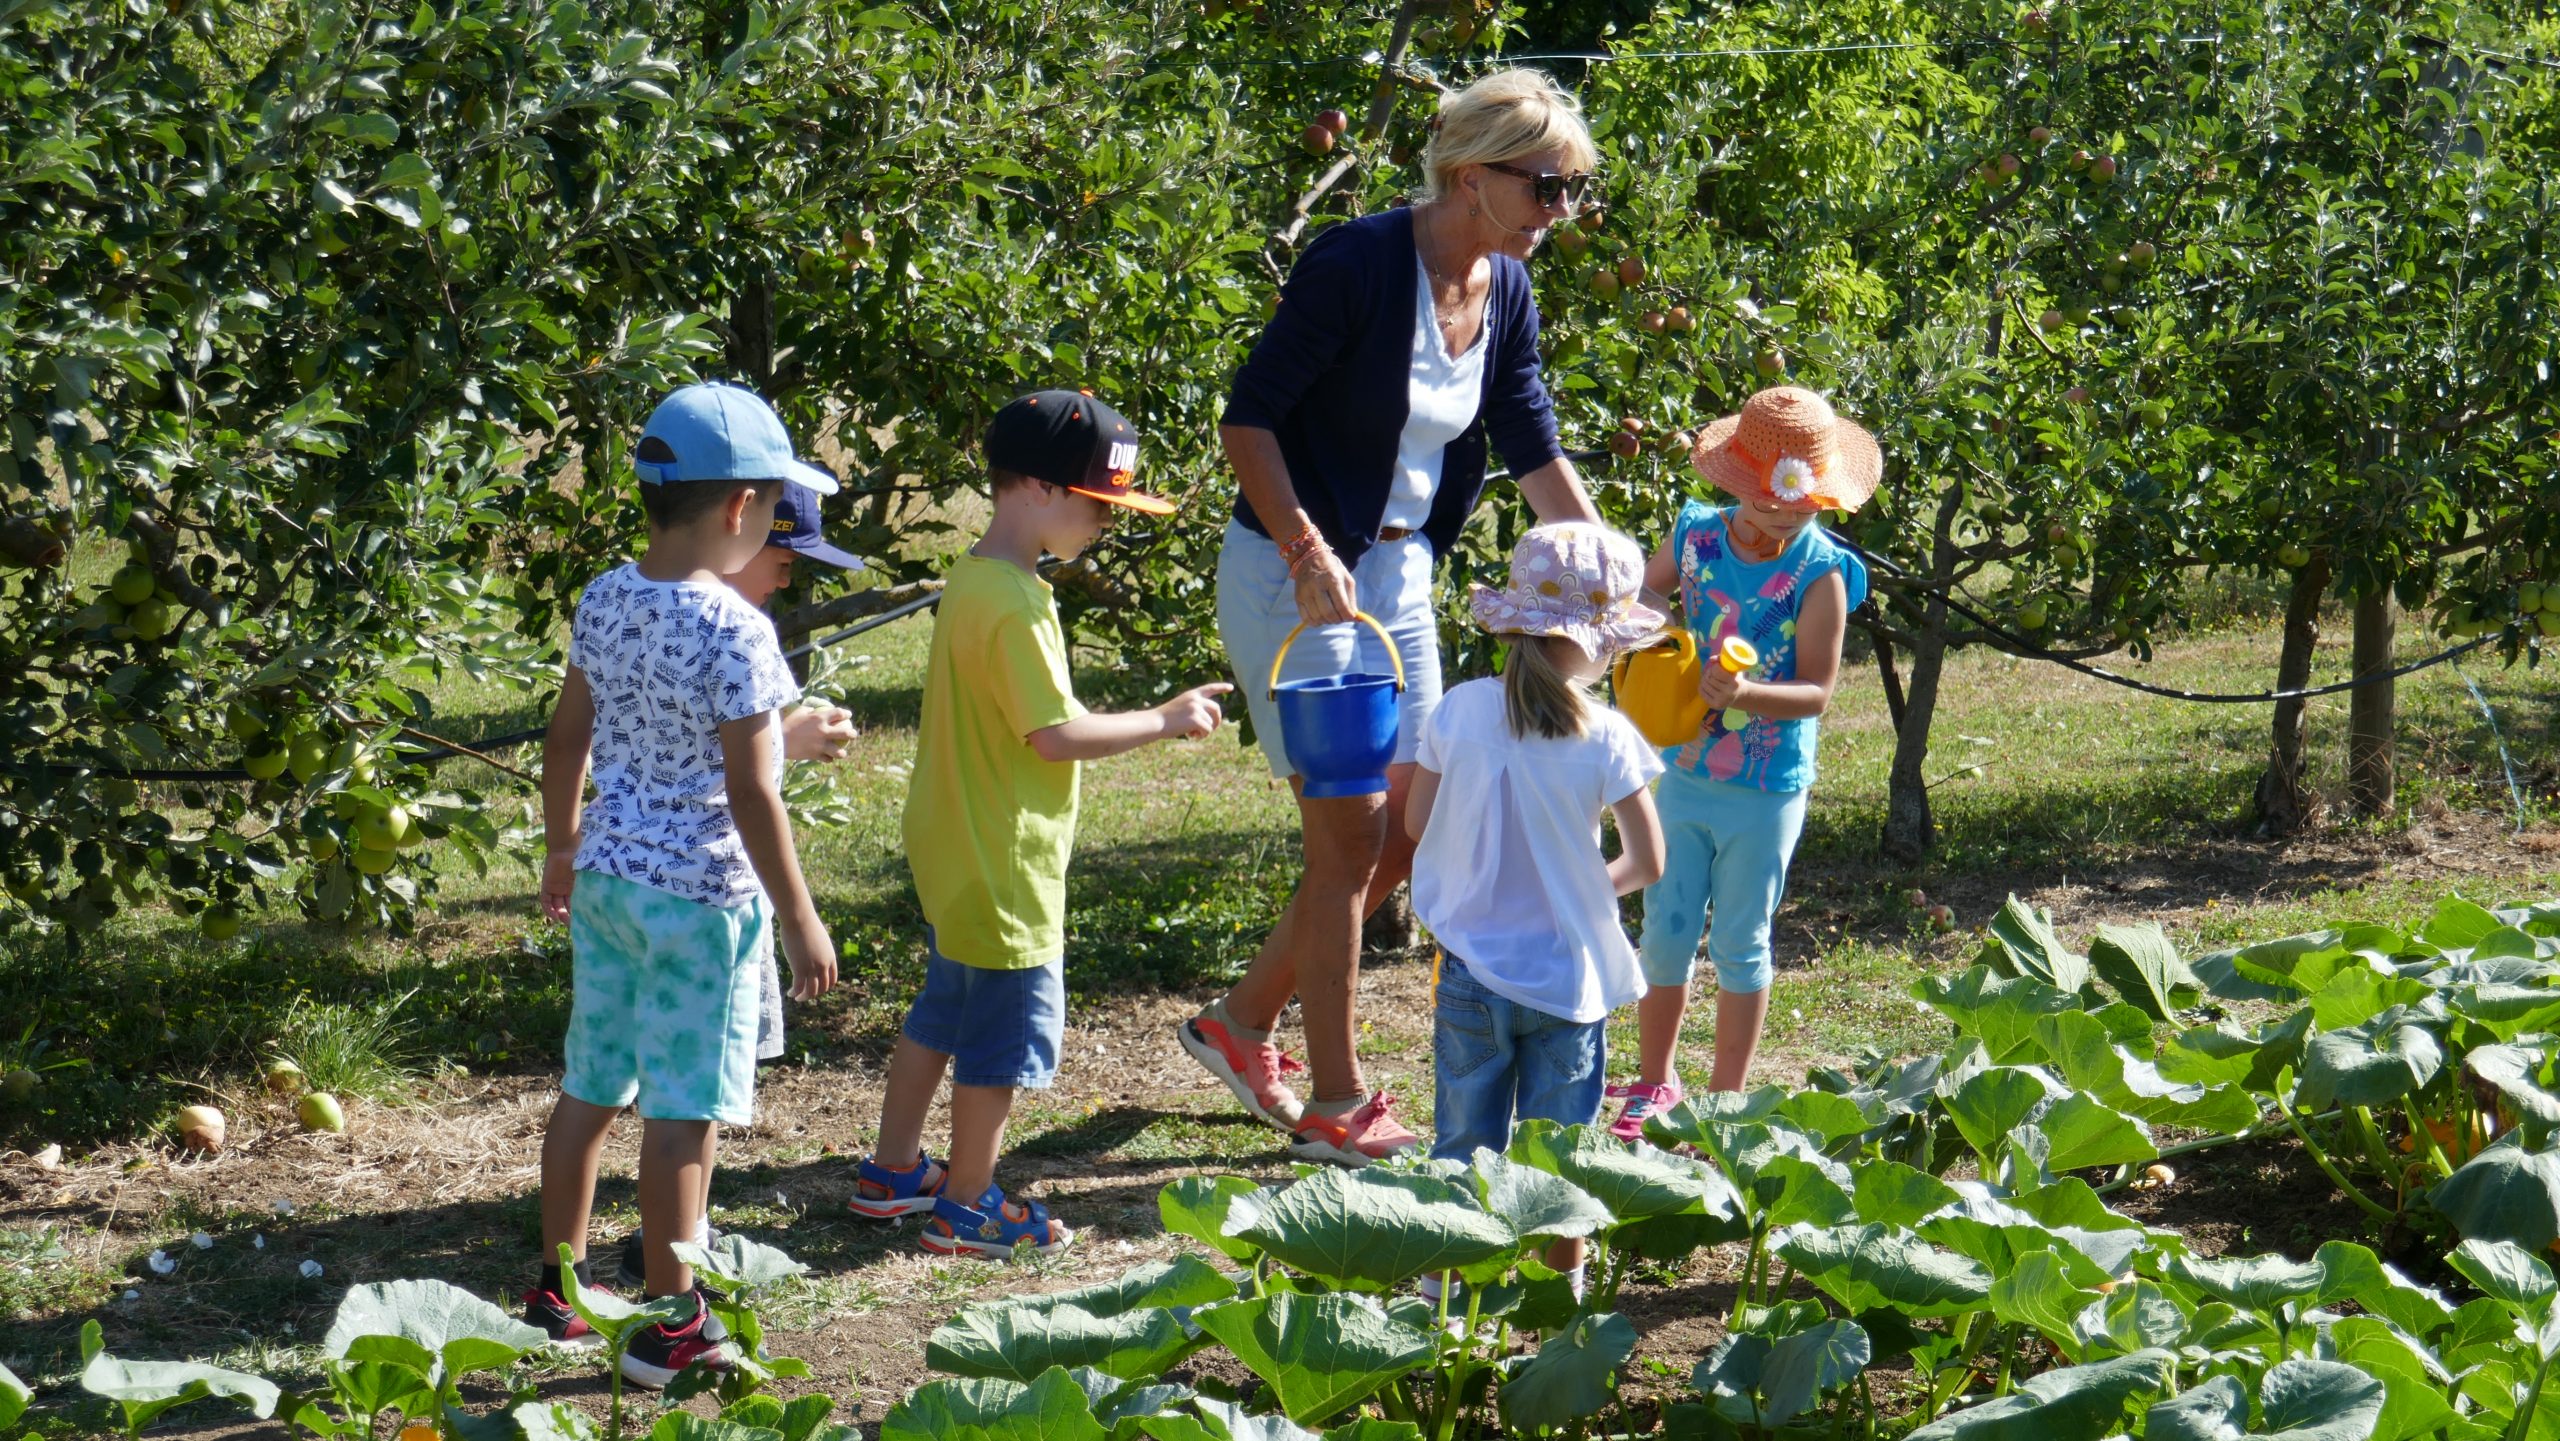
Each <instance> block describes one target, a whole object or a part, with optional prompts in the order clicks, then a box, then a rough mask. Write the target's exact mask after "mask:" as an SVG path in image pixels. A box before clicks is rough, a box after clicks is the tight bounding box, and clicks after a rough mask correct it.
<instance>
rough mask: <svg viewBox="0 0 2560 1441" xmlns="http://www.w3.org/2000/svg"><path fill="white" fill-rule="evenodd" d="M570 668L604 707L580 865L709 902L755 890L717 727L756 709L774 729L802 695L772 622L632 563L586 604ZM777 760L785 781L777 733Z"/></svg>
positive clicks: (730, 597) (724, 597)
mask: <svg viewBox="0 0 2560 1441" xmlns="http://www.w3.org/2000/svg"><path fill="white" fill-rule="evenodd" d="M569 663H570V664H571V665H574V666H576V667H577V668H578V669H579V670H581V671H584V672H585V673H586V677H587V685H588V688H589V689H591V690H593V691H594V692H595V702H596V727H595V740H594V742H593V745H592V746H591V748H590V754H591V755H592V757H593V760H594V766H595V788H596V793H595V799H594V800H592V801H590V802H589V803H588V804H587V809H586V819H585V822H584V824H583V827H582V829H583V831H584V839H583V840H581V841H580V842H579V845H578V859H577V868H578V869H579V870H582V871H601V872H603V873H604V874H606V875H612V876H620V877H621V878H622V879H624V880H626V881H631V882H634V883H636V884H639V885H644V886H651V887H655V888H656V889H658V890H662V891H666V892H668V893H670V894H672V895H678V896H682V897H684V898H685V899H686V900H690V901H701V902H703V903H705V904H707V905H714V906H735V905H743V904H745V903H747V902H748V901H751V900H753V899H755V898H756V897H757V896H758V895H760V894H761V893H762V887H761V886H760V885H759V884H758V882H757V880H756V872H755V867H754V866H753V865H752V864H751V863H750V862H749V861H748V859H747V848H746V843H745V842H744V841H742V840H740V839H739V837H738V827H737V825H736V823H735V822H734V820H733V819H732V818H731V816H730V814H729V790H728V768H727V765H726V764H725V762H724V761H723V760H722V758H721V752H720V727H721V726H723V725H725V724H727V723H729V722H730V721H734V720H742V719H744V718H746V717H748V716H752V715H765V716H768V717H771V718H772V723H773V724H775V725H777V726H778V725H779V724H780V716H779V712H780V711H781V710H782V708H783V707H784V706H787V705H790V704H791V703H792V702H793V701H796V700H798V699H799V698H800V686H799V684H798V682H796V681H794V680H793V679H792V678H791V667H790V666H789V664H787V663H786V662H785V661H784V660H783V658H782V643H781V642H780V641H779V640H777V639H775V637H774V633H773V621H772V620H771V619H770V618H769V617H767V616H766V615H765V613H764V612H763V611H760V610H758V609H756V608H755V607H754V606H752V605H749V604H748V603H747V601H746V599H745V597H743V596H741V595H739V594H738V593H737V592H736V591H734V590H731V589H730V588H729V587H728V586H726V585H720V584H712V585H701V584H696V583H694V582H692V581H655V580H651V579H649V578H648V577H647V576H644V575H642V574H641V573H640V568H639V567H638V566H637V565H625V566H623V567H622V568H621V569H619V570H616V571H613V572H612V573H611V574H608V575H606V576H604V577H602V578H600V579H598V580H597V581H596V582H595V583H594V584H593V585H590V586H588V587H587V593H586V594H585V595H584V596H582V597H580V598H579V601H578V614H577V618H576V619H575V620H573V621H572V622H571V623H570V626H569ZM773 756H774V762H773V764H774V775H775V778H776V781H777V782H778V781H779V780H780V777H781V771H782V740H781V737H780V736H779V735H777V736H775V738H774V745H773Z"/></svg>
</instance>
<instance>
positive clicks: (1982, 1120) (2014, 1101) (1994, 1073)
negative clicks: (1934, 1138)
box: [1940, 1066, 2062, 1161]
mask: <svg viewBox="0 0 2560 1441" xmlns="http://www.w3.org/2000/svg"><path fill="white" fill-rule="evenodd" d="M1940 1084H1942V1085H1943V1084H1944V1083H1943V1082H1941V1083H1940ZM2061 1094H2062V1088H2061V1087H2060V1086H2059V1085H2056V1084H2055V1083H2054V1081H2053V1079H2052V1078H2051V1077H2049V1076H2047V1075H2046V1074H2045V1073H2044V1072H2043V1071H2041V1070H2038V1069H2036V1068H2034V1067H2027V1066H1990V1067H1986V1068H1984V1069H1983V1070H1980V1071H1976V1072H1975V1073H1974V1074H1973V1075H1971V1076H1969V1077H1967V1078H1966V1079H1965V1080H1964V1082H1963V1083H1962V1084H1961V1085H1958V1086H1957V1087H1956V1088H1955V1092H1954V1094H1953V1095H1950V1096H1947V1097H1946V1106H1947V1117H1948V1119H1950V1120H1952V1121H1954V1122H1955V1123H1956V1129H1957V1130H1958V1131H1959V1132H1961V1133H1963V1135H1964V1139H1965V1142H1966V1144H1968V1145H1970V1146H1972V1147H1973V1149H1974V1152H1975V1154H1977V1155H1979V1156H1981V1157H1982V1158H1983V1159H1984V1160H1985V1161H1989V1160H1990V1159H1992V1158H1993V1157H1995V1156H1997V1155H1998V1154H1999V1153H2000V1148H2001V1147H2002V1146H2003V1145H2004V1144H2006V1143H2007V1141H2008V1139H2009V1133H2010V1132H2012V1131H2015V1130H2016V1129H2018V1128H2019V1127H2020V1126H2023V1125H2025V1124H2026V1123H2027V1121H2028V1119H2029V1118H2030V1117H2032V1116H2034V1115H2035V1113H2036V1111H2037V1110H2038V1109H2039V1108H2040V1107H2042V1106H2043V1105H2044V1104H2045V1103H2046V1102H2048V1101H2050V1100H2053V1099H2055V1098H2056V1097H2058V1096H2059V1095H2061Z"/></svg>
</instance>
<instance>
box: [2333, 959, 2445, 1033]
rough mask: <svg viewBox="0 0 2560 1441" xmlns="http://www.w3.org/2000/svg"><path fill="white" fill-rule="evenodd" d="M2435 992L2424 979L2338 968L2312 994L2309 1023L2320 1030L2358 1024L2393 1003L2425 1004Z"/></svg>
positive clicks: (2390, 1006)
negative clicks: (2325, 982) (2417, 979)
mask: <svg viewBox="0 0 2560 1441" xmlns="http://www.w3.org/2000/svg"><path fill="white" fill-rule="evenodd" d="M2432 994H2434V991H2433V988H2431V987H2430V986H2428V985H2427V983H2426V982H2424V981H2414V980H2411V979H2409V978H2408V977H2407V976H2386V975H2382V974H2379V973H2377V972H2374V971H2368V970H2363V969H2357V970H2352V971H2340V972H2339V973H2338V974H2336V975H2334V976H2331V977H2330V978H2329V983H2328V984H2327V985H2325V986H2322V987H2321V988H2320V989H2319V991H2318V993H2316V994H2315V995H2313V996H2312V998H2311V1024H2312V1025H2313V1026H2315V1027H2317V1028H2318V1029H2320V1030H2323V1031H2343V1030H2345V1029H2346V1028H2347V1027H2349V1026H2361V1025H2363V1024H2364V1023H2365V1022H2367V1021H2370V1020H2372V1019H2373V1018H2374V1017H2376V1016H2378V1015H2381V1014H2382V1013H2383V1012H2385V1011H2387V1010H2390V1009H2391V1008H2392V1007H2393V1006H2417V1005H2424V1004H2425V1003H2426V1000H2427V998H2428V997H2429V996H2430V995H2432Z"/></svg>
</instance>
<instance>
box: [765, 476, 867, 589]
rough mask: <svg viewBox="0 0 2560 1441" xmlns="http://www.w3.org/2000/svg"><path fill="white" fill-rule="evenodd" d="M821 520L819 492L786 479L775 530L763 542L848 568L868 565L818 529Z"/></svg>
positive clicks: (777, 505)
mask: <svg viewBox="0 0 2560 1441" xmlns="http://www.w3.org/2000/svg"><path fill="white" fill-rule="evenodd" d="M819 524H820V518H819V515H818V493H817V492H816V491H814V490H811V489H810V488H809V487H807V486H805V485H802V484H801V483H799V482H798V481H796V480H794V481H785V482H783V486H782V499H781V500H780V501H779V502H778V503H776V504H775V506H774V507H773V534H771V535H768V536H766V537H765V541H764V543H765V544H767V545H778V546H780V547H782V548H783V549H784V550H788V551H791V552H793V553H794V554H797V555H805V556H807V557H808V558H809V559H811V560H822V561H825V562H826V563H827V564H829V565H840V566H842V567H844V568H845V569H846V570H862V569H864V568H865V567H864V566H863V563H862V557H861V556H858V555H855V554H854V553H853V552H852V551H849V550H840V549H838V548H836V547H835V546H832V545H829V544H827V542H826V540H825V539H824V538H823V537H822V536H821V535H820V533H819V529H818V527H819Z"/></svg>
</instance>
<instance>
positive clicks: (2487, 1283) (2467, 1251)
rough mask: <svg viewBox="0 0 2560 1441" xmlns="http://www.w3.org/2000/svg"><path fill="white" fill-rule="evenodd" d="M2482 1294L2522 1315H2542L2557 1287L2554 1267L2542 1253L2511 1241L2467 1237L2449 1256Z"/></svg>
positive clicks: (2454, 1265)
mask: <svg viewBox="0 0 2560 1441" xmlns="http://www.w3.org/2000/svg"><path fill="white" fill-rule="evenodd" d="M2446 1260H2448V1261H2449V1262H2451V1263H2452V1266H2453V1269H2455V1270H2457V1271H2459V1272H2461V1273H2462V1275H2463V1278H2464V1279H2465V1280H2468V1281H2469V1282H2470V1283H2471V1284H2472V1285H2474V1286H2477V1287H2479V1288H2480V1294H2482V1295H2484V1296H2488V1297H2491V1298H2493V1299H2495V1300H2496V1301H2498V1302H2499V1303H2500V1304H2501V1305H2504V1306H2508V1307H2512V1308H2513V1309H2514V1310H2515V1311H2517V1312H2518V1313H2519V1314H2521V1315H2526V1316H2531V1317H2535V1318H2539V1317H2541V1316H2542V1315H2543V1314H2544V1313H2545V1312H2546V1311H2548V1310H2549V1309H2550V1308H2551V1297H2552V1294H2553V1291H2554V1289H2555V1286H2554V1282H2553V1280H2552V1275H2551V1267H2550V1266H2549V1265H2548V1264H2546V1263H2545V1262H2544V1261H2543V1259H2542V1258H2541V1257H2540V1256H2537V1255H2535V1254H2534V1253H2533V1252H2531V1251H2528V1250H2526V1249H2525V1248H2523V1247H2522V1246H2518V1245H2515V1244H2513V1243H2511V1242H2507V1241H2484V1240H2482V1239H2481V1238H2479V1237H2477V1236H2472V1237H2468V1238H2466V1239H2465V1240H2464V1241H2463V1243H2462V1244H2461V1245H2459V1246H2456V1247H2455V1248H2454V1250H2453V1254H2452V1255H2451V1256H2449V1257H2447V1258H2446Z"/></svg>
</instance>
